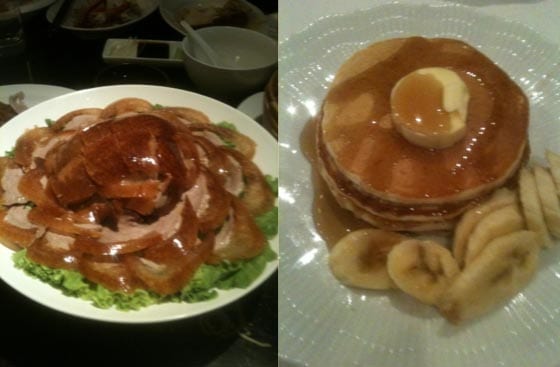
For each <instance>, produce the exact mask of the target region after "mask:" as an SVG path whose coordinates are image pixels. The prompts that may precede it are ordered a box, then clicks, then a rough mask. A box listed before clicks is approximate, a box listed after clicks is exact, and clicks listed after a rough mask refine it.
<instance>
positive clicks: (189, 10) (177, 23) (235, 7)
mask: <svg viewBox="0 0 560 367" xmlns="http://www.w3.org/2000/svg"><path fill="white" fill-rule="evenodd" d="M159 9H160V13H161V16H162V17H163V19H164V20H165V21H166V22H167V24H169V25H170V26H171V27H172V28H174V29H175V30H176V31H177V32H179V33H181V34H184V35H186V34H187V33H186V31H185V30H184V28H183V27H182V26H181V21H182V20H185V21H187V23H189V24H190V25H191V26H192V27H193V28H202V27H208V26H222V25H223V26H233V27H242V28H249V29H253V30H256V31H259V32H261V33H265V34H266V33H267V32H268V29H267V24H266V16H265V15H264V14H263V12H262V11H261V10H260V9H259V8H257V7H256V6H255V5H253V4H251V3H249V2H248V1H245V0H210V1H200V0H187V1H182V0H162V1H161V2H160V5H159Z"/></svg>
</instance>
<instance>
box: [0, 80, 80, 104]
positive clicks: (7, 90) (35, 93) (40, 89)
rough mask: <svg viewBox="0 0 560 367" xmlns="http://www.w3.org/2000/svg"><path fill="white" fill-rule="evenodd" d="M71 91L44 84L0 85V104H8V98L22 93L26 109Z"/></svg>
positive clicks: (71, 90)
mask: <svg viewBox="0 0 560 367" xmlns="http://www.w3.org/2000/svg"><path fill="white" fill-rule="evenodd" d="M73 91H74V90H73V89H70V88H65V87H59V86H57V85H46V84H8V85H0V102H3V103H8V99H9V98H10V96H12V95H14V94H16V93H18V92H23V94H24V95H25V98H24V100H23V101H24V103H25V105H26V106H27V107H31V106H35V105H36V104H38V103H41V102H43V101H46V100H48V99H51V98H54V97H58V96H61V95H63V94H66V93H70V92H73Z"/></svg>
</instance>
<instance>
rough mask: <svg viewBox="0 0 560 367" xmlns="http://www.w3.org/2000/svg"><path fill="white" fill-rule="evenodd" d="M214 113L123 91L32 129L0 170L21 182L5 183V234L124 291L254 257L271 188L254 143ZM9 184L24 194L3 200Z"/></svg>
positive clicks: (181, 280) (39, 258) (176, 283)
mask: <svg viewBox="0 0 560 367" xmlns="http://www.w3.org/2000/svg"><path fill="white" fill-rule="evenodd" d="M209 121H210V120H209V119H208V118H207V117H206V116H205V115H204V114H203V113H202V112H200V111H197V110H195V109H192V108H181V107H173V108H158V109H154V108H153V107H152V105H151V104H150V103H149V102H147V101H144V100H140V99H137V98H127V99H123V100H119V101H116V102H114V103H112V104H110V105H109V106H107V107H106V108H105V109H93V108H92V109H82V110H76V111H72V112H69V113H67V114H65V115H64V116H62V117H61V118H60V119H59V120H57V121H55V122H54V123H53V124H52V125H51V126H50V127H48V128H36V129H34V130H29V131H27V132H26V133H24V134H23V135H22V137H20V139H19V140H18V141H17V143H16V147H15V154H14V155H15V159H14V158H6V157H4V158H2V165H1V168H2V169H1V170H0V174H1V175H2V178H4V176H6V172H9V175H10V177H11V178H10V180H11V181H10V182H11V184H12V186H13V187H15V188H17V190H16V191H14V190H10V189H8V188H7V187H4V185H3V186H2V187H0V200H1V203H2V207H1V209H0V214H2V215H1V216H0V219H1V223H0V238H1V239H2V240H3V242H4V243H5V244H6V245H8V246H10V247H11V248H13V249H19V248H26V249H27V256H28V257H29V258H30V259H31V260H33V261H35V262H37V263H39V264H42V265H46V266H49V267H53V268H63V269H73V270H78V271H80V272H81V273H82V275H83V276H84V277H86V278H87V279H88V280H90V281H92V282H94V283H98V284H100V285H102V286H104V287H106V288H107V289H110V290H113V291H121V292H128V293H129V292H133V291H134V290H136V289H146V290H150V291H153V292H155V293H157V294H160V295H169V294H173V293H176V292H178V291H179V290H180V289H182V288H183V287H184V286H185V285H186V284H187V283H188V282H189V280H190V278H191V277H192V276H193V274H194V273H195V271H196V269H197V268H198V267H199V266H200V265H202V264H204V263H205V262H212V263H215V262H216V261H222V260H226V261H237V260H241V259H248V258H252V257H254V256H257V255H259V254H260V252H262V250H263V248H264V246H265V244H266V238H265V237H264V236H263V235H262V233H261V232H260V231H258V230H254V229H255V228H257V227H256V225H255V224H254V219H253V218H254V215H255V214H253V213H252V209H251V208H252V207H256V208H258V211H262V210H267V209H270V208H272V206H273V205H274V195H273V194H272V192H271V191H270V189H269V188H268V187H266V188H265V189H263V188H262V187H261V186H260V184H259V183H261V182H265V180H264V176H263V175H262V172H260V170H259V169H258V167H256V165H254V164H253V163H252V161H251V158H252V156H253V155H254V148H255V145H254V142H252V140H251V139H250V138H248V137H246V136H244V135H242V134H241V133H239V132H236V131H233V130H231V131H223V130H222V129H224V128H222V127H219V126H216V125H213V124H211V123H209ZM205 124H207V125H208V128H206V127H205V126H204V125H205ZM225 139H227V141H226V140H225ZM231 141H235V142H239V149H238V148H237V146H236V145H235V144H234V146H233V147H232V146H231V144H230V142H231ZM244 177H250V178H251V179H250V180H248V181H247V183H246V182H245V181H246V180H244V179H243V178H244ZM4 181H6V180H4ZM255 182H257V185H259V186H258V187H259V189H258V190H257V191H258V192H257V193H256V194H255V192H256V190H255V189H254V187H255V185H256V184H255ZM5 186H7V185H5ZM247 191H248V192H250V193H252V194H251V195H249V197H250V200H251V201H250V202H244V201H243V200H244V199H243V196H244V193H245V192H247ZM14 194H15V195H16V196H17V195H19V197H20V198H24V200H20V201H17V200H16V201H13V202H7V201H6V198H8V197H9V196H10V195H11V196H13V195H14ZM23 203H32V205H28V206H27V207H26V209H25V210H22V209H21V208H23V205H22V204H23ZM16 214H17V215H18V219H17V220H14V219H13V218H14V217H15V215H16ZM10 219H11V220H10ZM228 231H229V232H228ZM218 234H219V241H220V242H219V251H218V250H215V244H216V240H215V239H216V237H218ZM241 237H242V238H243V239H244V241H243V242H240V241H239V240H238V239H239V238H241ZM216 251H217V252H216Z"/></svg>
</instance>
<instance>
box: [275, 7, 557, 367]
mask: <svg viewBox="0 0 560 367" xmlns="http://www.w3.org/2000/svg"><path fill="white" fill-rule="evenodd" d="M412 35H424V36H429V37H436V36H437V37H451V38H459V39H463V40H465V41H467V42H468V43H470V44H471V45H473V46H475V47H477V48H479V49H480V50H481V51H482V52H484V53H485V54H487V55H488V56H490V57H491V58H492V59H493V60H494V61H495V62H497V64H499V65H500V66H501V67H502V68H503V69H504V70H505V71H506V72H508V73H509V75H510V76H511V77H512V78H513V79H514V80H515V81H516V82H517V83H518V84H519V85H520V86H521V87H522V88H523V89H524V91H525V93H526V94H527V96H528V98H529V99H530V104H531V126H530V142H531V151H532V153H531V156H532V159H535V160H537V161H540V162H541V163H544V158H543V157H544V150H545V148H548V149H552V150H554V151H557V152H560V98H558V96H559V95H560V80H559V79H558V78H559V75H558V70H560V69H558V60H560V50H559V49H558V47H557V46H554V45H552V44H550V43H548V42H547V41H545V40H544V39H543V38H542V37H541V36H539V35H538V34H536V33H535V32H533V31H532V30H530V29H528V28H527V27H525V26H523V25H520V24H516V23H512V22H508V21H506V20H504V19H500V18H496V17H491V16H487V15H484V14H481V13H478V12H476V11H474V10H472V9H470V8H467V7H463V6H458V5H452V4H441V5H434V6H427V5H426V6H413V5H399V4H390V5H386V6H380V7H375V8H372V9H370V10H363V11H360V12H356V13H352V14H349V15H340V16H333V17H327V18H323V19H320V20H318V21H317V22H315V23H314V24H312V25H310V26H309V27H308V28H306V29H305V30H304V31H303V32H301V33H299V34H296V35H294V36H293V37H290V38H289V39H287V40H284V41H283V42H281V43H280V60H279V61H280V63H279V65H280V75H282V78H281V84H280V99H281V101H282V105H281V109H280V120H281V121H282V126H283V127H284V128H283V129H281V132H280V139H279V145H280V149H281V153H280V154H281V157H282V160H281V167H280V210H281V218H282V221H281V225H280V233H281V243H282V247H281V251H280V257H281V259H282V262H281V269H280V273H279V274H280V277H279V284H281V287H280V292H279V350H280V357H281V359H283V362H284V363H285V364H286V365H290V366H292V365H297V366H300V365H301V366H303V365H305V366H420V367H421V366H430V367H450V366H469V367H470V366H477V367H482V366H508V367H515V366H539V367H552V366H556V367H558V363H559V361H560V345H559V343H560V339H559V337H560V279H559V278H560V264H559V260H560V247H556V248H551V249H547V250H545V251H543V253H542V256H541V264H540V266H539V271H538V273H537V275H536V277H535V279H534V280H533V281H532V282H531V283H530V285H529V286H528V287H527V288H526V289H525V290H524V291H523V292H522V293H520V294H519V295H518V296H516V297H515V298H514V299H512V300H511V301H510V302H508V303H507V304H506V305H504V306H503V307H500V308H499V309H498V310H496V311H495V312H492V313H491V314H489V315H487V316H486V317H483V318H481V319H479V320H476V321H474V322H471V323H467V324H465V325H464V326H461V327H454V326H452V325H450V324H448V323H447V322H446V321H445V320H444V319H443V318H442V317H441V316H440V315H439V314H438V313H437V311H435V309H434V308H432V307H428V306H424V305H422V304H420V303H419V302H416V301H414V300H412V298H410V297H408V296H406V295H404V294H403V293H402V292H374V291H369V292H368V291H363V290H352V289H349V288H346V287H344V286H342V285H340V284H339V283H338V282H337V281H336V280H335V279H334V277H333V276H332V275H331V273H330V272H329V269H328V265H327V256H328V253H327V249H326V246H325V244H324V242H323V240H322V239H321V237H320V236H319V235H318V234H317V232H316V230H315V228H314V223H313V218H312V214H311V205H312V200H313V192H312V187H311V184H310V181H311V180H310V166H309V164H308V162H307V160H306V159H305V158H304V157H303V155H302V153H301V151H300V146H299V136H300V133H301V130H302V128H303V126H304V125H305V123H306V122H307V121H308V119H309V118H310V117H312V116H314V115H315V114H316V113H317V111H318V110H319V109H320V106H321V102H322V100H323V97H324V96H325V94H326V91H327V88H328V87H329V84H330V82H331V81H332V80H333V76H334V74H335V73H336V71H337V69H338V67H339V66H340V65H341V63H342V62H343V61H344V60H346V59H347V58H348V57H350V55H352V54H353V53H354V52H355V51H357V50H358V49H360V48H363V47H365V46H366V45H368V44H370V43H372V42H375V41H380V40H382V39H387V38H394V37H406V36H412ZM286 213H290V214H289V215H283V214H286Z"/></svg>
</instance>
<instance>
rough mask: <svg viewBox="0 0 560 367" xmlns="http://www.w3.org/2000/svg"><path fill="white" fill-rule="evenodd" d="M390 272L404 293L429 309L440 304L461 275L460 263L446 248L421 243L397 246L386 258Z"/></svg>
mask: <svg viewBox="0 0 560 367" xmlns="http://www.w3.org/2000/svg"><path fill="white" fill-rule="evenodd" d="M387 270H388V271H389V275H390V276H391V279H393V281H394V282H395V284H396V285H397V286H398V287H399V288H400V289H401V290H403V291H404V292H406V293H408V294H410V295H411V296H413V297H415V298H417V299H418V300H420V301H421V302H423V303H426V304H429V305H434V304H436V303H437V302H438V300H439V298H440V296H441V294H442V293H443V292H444V291H445V290H446V289H447V287H448V286H449V284H450V283H451V281H452V280H453V278H455V276H456V275H457V274H459V267H458V266H457V262H456V261H455V259H454V258H453V256H452V255H451V252H449V250H448V249H447V248H445V247H443V246H441V245H439V244H438V243H436V242H433V241H420V240H407V241H403V242H401V243H399V244H398V245H397V246H395V247H394V248H393V249H392V250H391V252H390V253H389V256H388V257H387Z"/></svg>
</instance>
